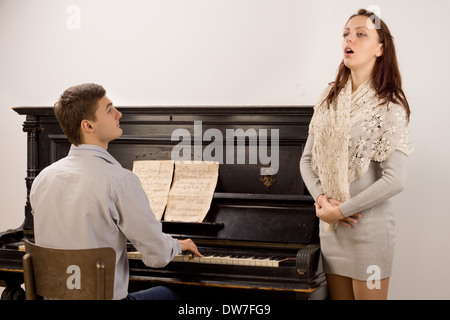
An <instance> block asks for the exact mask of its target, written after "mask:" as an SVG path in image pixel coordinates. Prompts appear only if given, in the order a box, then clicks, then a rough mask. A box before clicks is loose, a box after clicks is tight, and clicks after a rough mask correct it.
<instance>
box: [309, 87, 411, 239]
mask: <svg viewBox="0 0 450 320" xmlns="http://www.w3.org/2000/svg"><path fill="white" fill-rule="evenodd" d="M332 87H333V85H330V86H328V87H327V88H326V90H325V91H324V92H323V93H322V95H321V97H320V99H319V101H318V103H317V104H316V106H315V107H314V115H313V117H312V119H311V123H310V127H309V133H310V134H312V135H313V136H314V145H313V148H312V157H311V167H312V170H313V171H314V172H315V173H316V174H317V176H318V177H319V179H320V182H321V185H322V189H323V192H324V194H325V195H327V196H328V197H329V198H332V199H336V200H339V201H341V202H345V201H347V200H348V199H350V183H352V182H353V181H355V180H357V179H359V178H361V177H362V176H363V175H364V174H365V173H366V172H367V170H368V169H369V165H370V161H372V160H373V161H377V162H383V161H385V160H387V159H388V158H389V156H390V155H391V153H392V152H394V151H395V150H400V151H402V152H404V153H405V154H407V155H409V154H410V153H411V152H412V151H413V146H412V143H411V139H410V136H409V131H408V127H407V124H408V122H407V116H406V111H405V109H404V108H403V107H402V106H400V105H398V104H394V103H385V104H382V105H380V100H379V99H378V96H377V93H376V91H375V89H374V88H373V86H372V79H371V78H369V79H368V80H366V81H365V82H364V83H363V84H361V85H360V86H359V87H358V88H357V90H355V92H353V93H352V81H351V78H350V79H349V80H348V82H347V84H346V85H345V87H344V88H342V90H341V92H340V93H339V95H338V97H337V99H336V100H335V101H334V102H333V103H332V104H331V106H329V105H328V103H327V102H326V101H325V102H324V103H322V102H323V101H324V100H325V99H326V97H327V95H328V93H329V91H330V90H331V88H332ZM336 101H337V102H336ZM337 225H338V224H337V223H336V224H334V225H333V226H331V228H330V229H331V230H327V229H328V226H327V225H325V228H324V229H325V231H332V230H334V229H335V228H336V227H337Z"/></svg>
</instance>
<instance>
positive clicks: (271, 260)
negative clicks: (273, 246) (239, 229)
mask: <svg viewBox="0 0 450 320" xmlns="http://www.w3.org/2000/svg"><path fill="white" fill-rule="evenodd" d="M202 254H203V257H195V256H194V255H193V254H192V253H182V254H179V255H177V256H175V257H174V258H173V259H172V262H190V263H205V264H225V265H235V266H255V267H279V265H280V263H281V262H284V261H286V260H295V259H294V258H288V257H273V256H272V257H262V256H258V257H256V256H249V255H247V256H246V255H238V254H228V255H226V254H223V255H221V254H207V253H206V254H204V253H202ZM128 258H129V259H136V260H141V259H142V257H141V254H140V253H139V252H138V251H133V252H128Z"/></svg>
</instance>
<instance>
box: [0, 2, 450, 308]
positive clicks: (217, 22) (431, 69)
mask: <svg viewBox="0 0 450 320" xmlns="http://www.w3.org/2000/svg"><path fill="white" fill-rule="evenodd" d="M72 4H75V5H77V6H78V7H79V8H80V10H81V11H80V12H81V20H80V22H81V29H74V30H70V29H69V28H68V27H67V21H68V20H70V19H71V17H72V15H71V14H70V13H69V14H68V13H67V12H66V11H67V9H68V7H69V5H72ZM370 5H377V6H378V7H379V8H380V9H381V14H382V18H383V19H384V20H385V21H386V23H387V24H388V26H389V27H390V29H391V32H392V33H393V35H394V37H395V41H396V45H397V51H398V58H399V63H400V68H401V71H402V75H403V79H404V89H405V92H406V94H407V96H408V98H409V102H410V105H411V109H412V120H411V125H410V129H411V132H412V136H413V139H414V144H415V148H416V151H415V153H414V154H413V155H412V156H411V157H410V174H409V181H408V186H407V188H406V189H405V190H404V192H403V193H401V194H400V195H398V196H397V197H396V199H395V205H396V208H397V213H396V222H397V223H396V230H397V246H396V257H395V264H394V274H393V276H392V278H391V287H390V295H389V297H390V298H391V299H449V298H450V286H449V285H448V284H449V283H450V276H449V272H448V271H447V269H448V265H449V264H450V248H449V240H450V235H449V230H450V214H449V213H450V212H449V211H450V209H449V206H448V205H447V202H448V201H447V200H448V197H449V187H448V186H449V184H448V182H449V180H450V169H449V166H448V165H447V163H448V159H449V157H450V151H449V150H450V149H449V141H448V140H449V138H450V129H449V128H450V126H449V125H448V121H449V120H450V108H449V103H448V100H449V99H448V96H447V95H448V92H449V88H450V83H449V82H450V81H449V74H450V63H449V61H448V59H449V58H448V57H450V46H449V44H448V34H449V33H450V19H448V14H449V13H450V1H448V0H433V1H425V0H414V1H411V0H408V1H407V0H396V1H391V0H377V1H361V0H359V1H356V0H341V1H336V0H320V1H307V0H265V1H264V0H174V1H169V0H153V1H137V0H131V1H130V0H128V1H125V0H120V1H118V0H116V1H110V0H109V1H106V0H97V1H82V0H71V1H66V0H40V1H25V0H0V46H1V49H0V121H1V126H0V145H1V150H2V151H1V156H0V177H1V179H2V182H1V193H0V230H2V231H3V230H6V229H8V228H15V227H18V226H19V225H20V224H21V223H22V221H23V214H24V205H25V191H26V190H25V189H26V188H25V180H24V178H25V176H26V134H25V133H23V132H22V123H23V121H24V117H22V116H19V115H17V114H16V113H15V112H14V111H12V110H11V107H14V106H51V105H53V103H54V102H55V101H56V100H57V98H58V96H59V95H60V94H61V93H62V92H63V91H64V89H66V88H67V87H69V86H71V85H74V84H79V83H83V82H96V83H100V84H102V85H104V86H105V88H106V90H107V91H108V93H107V94H108V96H109V97H110V98H111V99H112V100H113V101H114V103H115V105H117V106H125V105H127V106H128V105H312V104H314V103H315V102H316V100H317V98H318V95H319V93H320V91H321V90H322V89H323V88H324V86H325V85H326V83H327V82H329V81H332V80H333V78H334V76H335V72H336V69H337V66H338V63H339V61H340V59H341V55H340V43H341V33H342V29H343V26H344V24H345V22H346V20H347V18H348V17H349V16H350V15H351V14H352V13H354V12H356V11H357V9H359V8H361V7H363V8H367V7H368V6H370Z"/></svg>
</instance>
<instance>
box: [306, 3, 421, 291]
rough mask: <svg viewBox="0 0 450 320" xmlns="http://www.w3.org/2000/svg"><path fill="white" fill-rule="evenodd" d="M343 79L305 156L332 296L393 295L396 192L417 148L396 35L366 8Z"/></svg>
mask: <svg viewBox="0 0 450 320" xmlns="http://www.w3.org/2000/svg"><path fill="white" fill-rule="evenodd" d="M342 53H343V56H344V58H343V60H342V62H341V64H340V66H339V70H338V74H337V77H336V80H335V81H334V82H333V83H331V84H330V85H328V87H327V88H326V89H325V91H324V92H323V93H322V95H321V97H320V99H319V101H318V103H317V105H316V106H315V108H314V115H313V118H312V120H311V123H310V128H309V136H308V139H307V142H306V145H305V150H304V152H303V155H302V159H301V161H300V171H301V175H302V178H303V180H304V182H305V184H306V186H307V188H308V190H309V192H310V193H311V195H312V196H313V197H314V199H315V200H316V203H315V207H316V215H317V217H318V218H319V219H320V241H321V248H322V256H323V261H324V268H325V273H326V276H327V282H328V288H329V293H330V298H331V299H386V298H387V293H388V285H389V277H390V276H391V271H392V262H393V255H394V218H393V216H394V213H393V212H392V208H391V203H390V198H391V197H392V196H394V195H395V194H397V193H399V192H400V191H401V190H402V189H403V187H404V184H405V180H406V164H407V156H408V155H409V154H410V153H411V152H412V151H413V146H412V144H411V140H410V137H409V132H408V127H407V125H408V122H409V114H410V109H409V105H408V102H407V100H406V97H405V95H404V93H403V91H402V87H401V77H400V72H399V68H398V64H397V58H396V53H395V47H394V43H393V39H392V36H391V34H390V31H389V29H388V28H387V26H386V24H385V23H384V22H383V21H381V20H380V19H379V18H378V17H377V16H376V15H375V14H373V13H372V12H368V11H366V10H363V9H362V10H359V11H358V13H357V14H355V15H353V16H351V17H350V19H349V20H348V21H347V23H346V25H345V27H344V31H343V42H342Z"/></svg>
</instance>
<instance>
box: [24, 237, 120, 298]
mask: <svg viewBox="0 0 450 320" xmlns="http://www.w3.org/2000/svg"><path fill="white" fill-rule="evenodd" d="M25 252H26V253H25V255H24V257H23V259H22V262H23V271H24V282H25V296H26V299H27V300H35V299H36V297H37V296H41V297H44V298H48V299H57V300H105V299H108V300H109V299H112V298H113V295H114V272H115V265H116V252H115V251H114V249H113V248H95V249H83V250H75V249H68V250H67V249H53V248H47V247H42V246H38V245H36V244H33V243H31V242H29V241H27V240H25Z"/></svg>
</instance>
